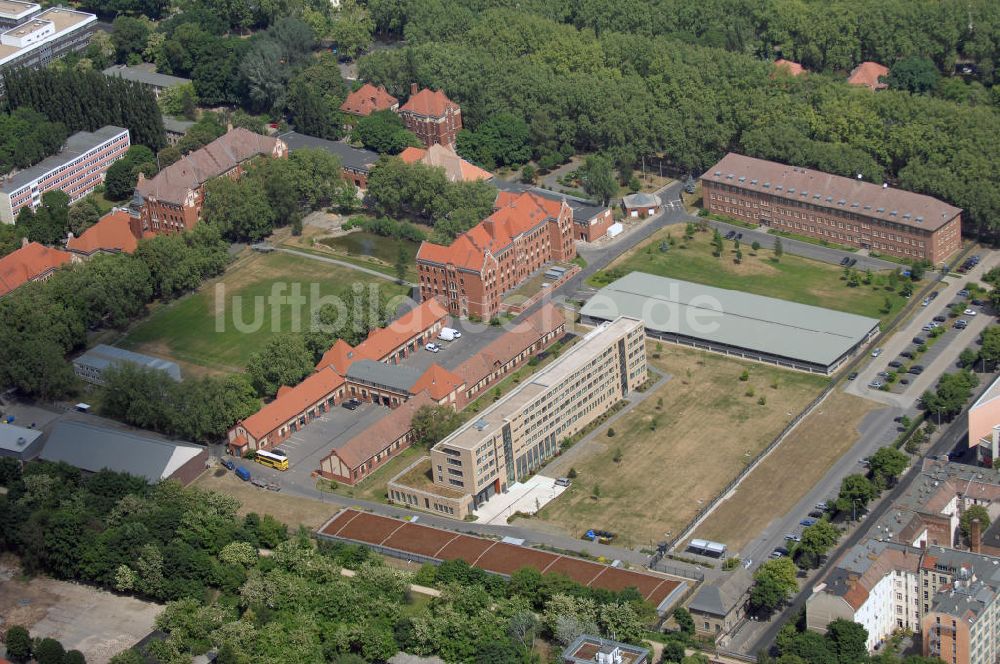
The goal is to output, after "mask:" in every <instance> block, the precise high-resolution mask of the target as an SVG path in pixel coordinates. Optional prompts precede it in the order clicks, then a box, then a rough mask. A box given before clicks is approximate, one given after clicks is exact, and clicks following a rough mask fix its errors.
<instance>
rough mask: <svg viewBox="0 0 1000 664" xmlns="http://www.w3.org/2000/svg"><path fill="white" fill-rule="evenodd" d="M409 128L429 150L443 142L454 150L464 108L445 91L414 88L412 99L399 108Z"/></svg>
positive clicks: (414, 84) (411, 87) (415, 86)
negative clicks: (449, 97)
mask: <svg viewBox="0 0 1000 664" xmlns="http://www.w3.org/2000/svg"><path fill="white" fill-rule="evenodd" d="M399 117H400V118H402V120H403V124H404V125H406V128H407V129H409V130H410V131H412V132H413V133H414V134H416V135H417V138H419V139H420V140H421V141H422V142H423V144H424V145H425V146H427V147H430V146H432V145H434V144H435V143H440V144H441V145H445V146H447V147H449V148H451V149H452V150H454V149H455V142H456V139H457V137H458V132H459V131H461V129H462V109H461V107H460V106H459V105H458V104H456V103H455V102H453V101H452V100H450V99H448V96H447V95H445V93H444V92H442V91H441V90H430V89H424V90H418V88H417V84H416V83H413V84H412V85H411V86H410V98H409V99H407V100H406V103H405V104H403V105H402V106H401V107H400V109H399Z"/></svg>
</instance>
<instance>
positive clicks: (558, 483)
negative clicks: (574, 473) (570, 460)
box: [556, 477, 573, 486]
mask: <svg viewBox="0 0 1000 664" xmlns="http://www.w3.org/2000/svg"><path fill="white" fill-rule="evenodd" d="M572 483H573V480H571V479H570V478H568V477H560V478H559V479H557V480H556V486H569V485H570V484H572Z"/></svg>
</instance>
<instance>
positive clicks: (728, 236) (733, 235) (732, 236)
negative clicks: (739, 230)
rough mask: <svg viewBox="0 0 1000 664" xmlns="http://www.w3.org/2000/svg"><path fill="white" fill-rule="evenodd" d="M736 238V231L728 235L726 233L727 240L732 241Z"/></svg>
mask: <svg viewBox="0 0 1000 664" xmlns="http://www.w3.org/2000/svg"><path fill="white" fill-rule="evenodd" d="M734 237H736V231H729V232H728V233H726V239H727V240H732V239H733V238H734Z"/></svg>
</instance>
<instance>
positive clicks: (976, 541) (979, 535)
mask: <svg viewBox="0 0 1000 664" xmlns="http://www.w3.org/2000/svg"><path fill="white" fill-rule="evenodd" d="M969 548H970V549H971V550H972V552H973V553H979V552H980V550H981V549H982V548H983V528H982V524H981V523H980V522H979V519H973V520H972V525H971V526H970V527H969Z"/></svg>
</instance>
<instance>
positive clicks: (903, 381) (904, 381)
mask: <svg viewBox="0 0 1000 664" xmlns="http://www.w3.org/2000/svg"><path fill="white" fill-rule="evenodd" d="M899 384H900V385H909V384H910V379H909V378H900V379H899Z"/></svg>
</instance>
